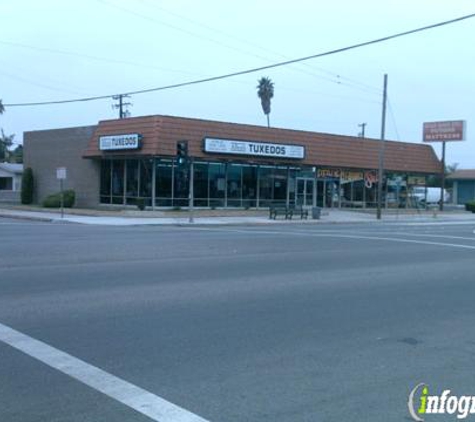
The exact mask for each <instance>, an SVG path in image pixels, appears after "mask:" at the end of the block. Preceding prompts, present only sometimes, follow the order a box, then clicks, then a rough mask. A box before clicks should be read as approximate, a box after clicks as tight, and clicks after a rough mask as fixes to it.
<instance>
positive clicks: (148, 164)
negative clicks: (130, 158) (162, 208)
mask: <svg viewBox="0 0 475 422" xmlns="http://www.w3.org/2000/svg"><path fill="white" fill-rule="evenodd" d="M152 180H153V159H151V158H150V159H143V160H140V178H139V194H140V195H139V196H140V197H141V198H143V199H144V200H145V205H146V206H148V207H149V206H151V205H152Z"/></svg>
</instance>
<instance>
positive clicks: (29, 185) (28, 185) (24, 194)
mask: <svg viewBox="0 0 475 422" xmlns="http://www.w3.org/2000/svg"><path fill="white" fill-rule="evenodd" d="M33 188H34V180H33V170H32V169H31V167H27V168H26V169H25V171H24V172H23V177H22V179H21V203H22V204H25V205H29V204H32V203H33Z"/></svg>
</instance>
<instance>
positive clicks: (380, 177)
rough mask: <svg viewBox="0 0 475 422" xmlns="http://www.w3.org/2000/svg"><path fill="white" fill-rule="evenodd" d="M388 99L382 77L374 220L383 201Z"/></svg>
mask: <svg viewBox="0 0 475 422" xmlns="http://www.w3.org/2000/svg"><path fill="white" fill-rule="evenodd" d="M387 98H388V75H387V74H385V75H384V89H383V111H382V116H381V141H380V145H379V160H378V161H379V165H378V167H379V169H378V208H377V211H376V218H377V219H378V220H381V204H382V200H383V178H384V150H385V147H386V142H385V136H386V103H387Z"/></svg>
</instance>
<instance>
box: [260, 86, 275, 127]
mask: <svg viewBox="0 0 475 422" xmlns="http://www.w3.org/2000/svg"><path fill="white" fill-rule="evenodd" d="M257 96H258V97H259V98H260V99H261V105H262V111H263V112H264V114H265V115H266V116H267V127H270V122H269V114H270V100H271V99H272V98H273V97H274V82H272V81H271V80H270V78H268V77H262V78H261V79H259V81H258V85H257Z"/></svg>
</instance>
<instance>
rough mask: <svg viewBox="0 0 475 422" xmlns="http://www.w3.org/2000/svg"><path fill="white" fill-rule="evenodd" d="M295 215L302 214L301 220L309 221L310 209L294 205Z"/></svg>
mask: <svg viewBox="0 0 475 422" xmlns="http://www.w3.org/2000/svg"><path fill="white" fill-rule="evenodd" d="M293 214H297V215H298V214H300V219H301V220H303V219H304V218H305V219H306V220H307V219H308V208H304V207H302V205H294V207H293Z"/></svg>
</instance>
